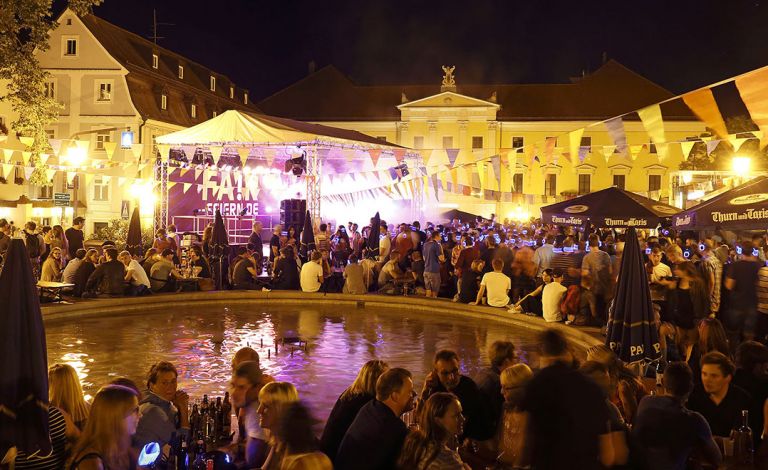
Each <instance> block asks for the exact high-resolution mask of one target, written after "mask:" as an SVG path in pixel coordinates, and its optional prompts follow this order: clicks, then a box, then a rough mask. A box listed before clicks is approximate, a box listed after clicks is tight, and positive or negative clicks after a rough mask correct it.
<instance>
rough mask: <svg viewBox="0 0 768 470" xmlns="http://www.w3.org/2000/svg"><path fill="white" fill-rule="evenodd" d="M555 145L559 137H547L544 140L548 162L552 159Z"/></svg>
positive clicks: (545, 155)
mask: <svg viewBox="0 0 768 470" xmlns="http://www.w3.org/2000/svg"><path fill="white" fill-rule="evenodd" d="M555 145H557V137H547V138H546V139H545V140H544V157H546V159H547V163H549V162H551V161H552V154H553V152H554V150H555Z"/></svg>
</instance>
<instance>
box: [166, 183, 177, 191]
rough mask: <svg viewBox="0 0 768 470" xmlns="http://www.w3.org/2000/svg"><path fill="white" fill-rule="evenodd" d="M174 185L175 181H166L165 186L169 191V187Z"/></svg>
mask: <svg viewBox="0 0 768 470" xmlns="http://www.w3.org/2000/svg"><path fill="white" fill-rule="evenodd" d="M174 186H176V182H175V181H169V182H168V183H166V188H168V191H170V190H171V188H172V187H174Z"/></svg>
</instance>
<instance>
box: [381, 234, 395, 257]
mask: <svg viewBox="0 0 768 470" xmlns="http://www.w3.org/2000/svg"><path fill="white" fill-rule="evenodd" d="M391 249H392V240H390V239H389V234H385V235H384V236H383V237H379V259H380V260H386V259H387V258H388V257H389V251H390V250H391Z"/></svg>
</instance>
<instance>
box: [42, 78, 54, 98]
mask: <svg viewBox="0 0 768 470" xmlns="http://www.w3.org/2000/svg"><path fill="white" fill-rule="evenodd" d="M43 95H45V97H46V98H50V99H52V100H55V99H56V82H55V81H54V80H48V81H46V82H45V83H44V84H43Z"/></svg>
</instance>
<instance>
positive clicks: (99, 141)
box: [96, 132, 112, 150]
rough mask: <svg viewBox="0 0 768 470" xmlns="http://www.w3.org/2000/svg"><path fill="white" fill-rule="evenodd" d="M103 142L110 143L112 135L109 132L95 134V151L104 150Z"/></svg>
mask: <svg viewBox="0 0 768 470" xmlns="http://www.w3.org/2000/svg"><path fill="white" fill-rule="evenodd" d="M105 142H112V134H110V133H109V132H98V133H97V134H96V150H106V147H105V146H104V143H105Z"/></svg>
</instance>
